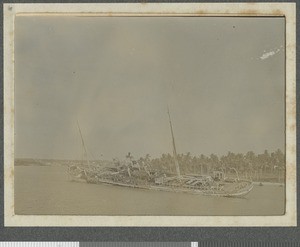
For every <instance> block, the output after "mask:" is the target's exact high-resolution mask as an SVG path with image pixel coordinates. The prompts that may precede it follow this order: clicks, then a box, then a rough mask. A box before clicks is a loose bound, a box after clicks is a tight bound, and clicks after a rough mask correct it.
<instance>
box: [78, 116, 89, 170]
mask: <svg viewBox="0 0 300 247" xmlns="http://www.w3.org/2000/svg"><path fill="white" fill-rule="evenodd" d="M77 127H78V130H79V134H80V137H81V143H82V146H83V148H84V154H85V158H86V161H87V164H88V166H89V165H90V162H89V159H88V155H87V150H86V147H85V144H84V140H83V137H82V133H81V129H80V126H79V123H78V121H77Z"/></svg>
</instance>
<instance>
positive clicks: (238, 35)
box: [13, 14, 287, 216]
mask: <svg viewBox="0 0 300 247" xmlns="http://www.w3.org/2000/svg"><path fill="white" fill-rule="evenodd" d="M13 47H14V48H13V49H14V70H13V71H14V99H13V105H14V159H13V168H14V169H13V171H14V180H13V192H14V195H13V201H14V214H15V215H21V216H22V215H23V216H26V215H27V216H28V215H37V216H43V215H50V216H51V215H56V216H59V215H61V216H63V215H69V216H72V215H74V216H283V215H285V213H286V174H287V163H286V117H287V113H286V73H287V72H286V18H285V16H194V15H192V16H184V15H183V16H178V15H174V16H130V15H124V16H120V15H119V16H118V15H111V16H101V15H99V16H97V15H63V14H61V15H47V14H45V15H43V14H38V15H30V14H26V15H25V14H19V15H16V16H15V19H14V44H13Z"/></svg>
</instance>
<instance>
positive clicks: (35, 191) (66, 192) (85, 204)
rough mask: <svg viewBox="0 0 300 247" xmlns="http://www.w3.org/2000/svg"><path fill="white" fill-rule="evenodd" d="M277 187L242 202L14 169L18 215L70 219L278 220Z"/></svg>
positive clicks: (259, 189) (280, 192) (61, 171)
mask: <svg viewBox="0 0 300 247" xmlns="http://www.w3.org/2000/svg"><path fill="white" fill-rule="evenodd" d="M284 203H285V192H284V187H280V186H279V185H265V186H255V187H254V188H253V190H252V191H251V192H250V193H249V194H248V195H247V196H246V197H245V198H222V197H219V198H218V197H209V196H200V195H193V194H183V193H172V192H161V191H150V190H141V189H131V188H124V187H118V186H112V185H95V184H86V183H75V182H70V181H69V180H68V175H67V173H66V167H61V166H44V167H43V166H16V167H15V213H16V214H69V215H74V214H75V215H281V214H284Z"/></svg>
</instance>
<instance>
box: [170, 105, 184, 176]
mask: <svg viewBox="0 0 300 247" xmlns="http://www.w3.org/2000/svg"><path fill="white" fill-rule="evenodd" d="M168 115H169V123H170V129H171V135H172V144H173V156H174V162H175V167H176V173H177V176H178V177H181V174H180V169H179V163H178V159H177V152H176V146H175V138H174V133H173V127H172V122H171V116H170V111H169V107H168Z"/></svg>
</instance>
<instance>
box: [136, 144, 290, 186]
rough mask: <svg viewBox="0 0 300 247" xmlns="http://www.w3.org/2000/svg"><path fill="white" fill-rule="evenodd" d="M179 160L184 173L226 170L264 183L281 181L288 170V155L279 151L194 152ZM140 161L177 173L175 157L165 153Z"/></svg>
mask: <svg viewBox="0 0 300 247" xmlns="http://www.w3.org/2000/svg"><path fill="white" fill-rule="evenodd" d="M177 160H178V163H179V166H180V170H181V173H182V174H190V173H192V174H193V173H194V174H210V173H211V172H212V171H214V170H220V171H224V172H225V173H227V174H234V173H237V172H238V174H239V175H240V176H242V177H248V178H249V177H251V178H252V179H254V180H255V179H256V180H261V179H267V178H270V180H272V178H276V179H280V176H282V177H283V174H284V171H285V154H284V153H283V152H282V151H281V150H280V149H277V150H276V151H275V152H272V153H270V152H269V151H268V150H265V151H264V153H262V154H255V153H254V152H253V151H249V152H247V153H245V154H242V153H232V152H228V153H227V154H226V155H222V156H218V155H216V154H211V155H209V156H206V155H203V154H201V155H199V156H193V155H191V153H189V152H188V153H185V154H178V155H177ZM138 162H139V163H140V162H141V163H144V164H147V165H149V166H150V167H151V168H152V169H159V170H163V171H164V172H166V173H175V171H176V170H175V169H176V168H175V165H174V157H173V155H171V154H162V155H161V157H159V158H153V159H152V158H151V156H150V155H149V154H147V155H146V156H145V157H141V158H140V159H139V160H138Z"/></svg>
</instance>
